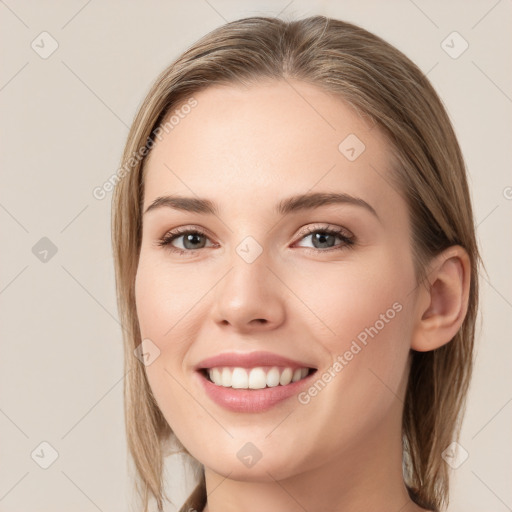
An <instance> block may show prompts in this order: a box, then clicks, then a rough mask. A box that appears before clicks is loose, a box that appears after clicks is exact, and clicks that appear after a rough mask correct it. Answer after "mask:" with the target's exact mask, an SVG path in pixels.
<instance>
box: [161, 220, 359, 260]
mask: <svg viewBox="0 0 512 512" xmlns="http://www.w3.org/2000/svg"><path fill="white" fill-rule="evenodd" d="M313 233H323V234H329V235H335V236H337V237H339V238H340V239H341V240H342V244H341V245H339V246H336V247H330V248H328V249H317V248H315V247H304V248H303V249H306V250H307V251H312V252H314V253H323V252H331V251H341V250H344V249H348V248H350V247H351V246H352V245H354V243H355V237H354V236H347V235H346V234H345V230H343V229H340V228H330V227H329V226H320V227H318V226H315V227H308V228H307V229H306V232H305V233H303V234H302V235H301V238H300V239H299V241H301V240H302V239H304V238H306V237H307V236H309V235H312V234H313ZM189 234H190V235H201V236H205V237H207V238H208V235H207V234H206V233H205V232H203V231H201V230H200V229H191V228H177V229H175V230H173V231H169V232H168V233H166V234H165V235H164V236H163V237H162V238H161V239H160V240H158V241H157V245H158V246H160V247H164V248H166V249H167V250H169V251H171V252H174V253H177V254H179V255H184V254H185V253H188V254H193V253H195V252H197V251H200V250H201V249H207V247H200V248H199V249H179V248H177V247H173V246H172V245H171V242H173V241H174V240H176V239H177V238H180V237H181V236H183V235H189Z"/></svg>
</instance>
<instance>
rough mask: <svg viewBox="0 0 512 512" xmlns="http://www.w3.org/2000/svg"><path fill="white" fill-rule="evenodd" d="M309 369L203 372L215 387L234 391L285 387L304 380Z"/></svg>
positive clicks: (277, 368)
mask: <svg viewBox="0 0 512 512" xmlns="http://www.w3.org/2000/svg"><path fill="white" fill-rule="evenodd" d="M310 370H311V371H312V369H310V368H296V369H293V368H289V367H285V368H279V367H277V366H273V367H264V366H258V367H255V368H241V367H215V368H208V369H206V370H205V374H206V376H207V378H208V379H209V380H210V382H213V383H214V384H215V385H217V386H222V387H225V388H234V389H264V388H267V387H268V388H273V387H276V386H287V385H288V384H290V383H291V382H297V381H299V380H302V379H304V378H305V377H307V376H308V375H309V373H310Z"/></svg>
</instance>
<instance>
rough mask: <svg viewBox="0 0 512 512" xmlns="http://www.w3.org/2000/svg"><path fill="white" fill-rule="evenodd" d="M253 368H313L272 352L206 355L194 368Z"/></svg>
mask: <svg viewBox="0 0 512 512" xmlns="http://www.w3.org/2000/svg"><path fill="white" fill-rule="evenodd" d="M225 366H232V367H235V366H236V367H240V368H255V367H257V366H284V367H289V368H294V369H295V368H314V367H313V366H311V365H310V364H308V363H304V362H300V361H295V360H293V359H290V358H288V357H284V356H280V355H278V354H273V353H272V352H248V353H242V352H225V353H223V354H218V355H216V356H213V357H208V358H206V359H203V360H202V361H201V362H199V363H198V364H197V365H196V367H195V369H196V370H202V369H205V368H218V367H225Z"/></svg>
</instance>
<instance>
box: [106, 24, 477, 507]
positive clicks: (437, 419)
mask: <svg viewBox="0 0 512 512" xmlns="http://www.w3.org/2000/svg"><path fill="white" fill-rule="evenodd" d="M123 169H128V170H127V172H125V173H124V175H123V176H122V177H121V176H120V177H119V182H118V184H117V186H116V190H115V193H114V197H113V225H112V229H113V248H114V257H115V266H116V282H117V293H118V305H119V310H120V313H121V316H122V319H123V325H124V326H125V328H126V329H125V364H126V370H127V371H128V372H129V373H128V376H127V379H126V385H125V407H126V427H127V437H128V443H129V449H130V453H131V455H132V457H133V461H134V463H135V467H136V471H137V478H138V485H139V487H138V489H139V492H140V494H141V496H142V499H143V502H144V509H145V510H147V506H148V503H149V500H150V499H151V498H154V499H155V500H156V502H157V505H158V509H159V510H162V507H163V500H164V499H166V497H165V492H164V481H163V459H164V455H165V451H164V449H165V444H166V443H168V442H171V441H174V442H176V443H177V444H178V446H179V447H180V449H181V450H182V451H183V452H184V453H186V454H188V455H190V456H191V458H192V460H193V461H196V467H197V469H198V482H197V487H196V489H195V491H194V492H193V493H192V495H191V496H190V497H189V498H188V500H187V501H186V503H185V504H184V505H183V507H182V509H181V510H182V511H186V510H187V511H188V510H191V509H195V510H205V511H208V512H218V511H221V510H222V511H227V510H244V511H252V510H269V511H280V512H283V511H285V512H288V511H289V512H291V511H299V510H310V511H313V510H314V511H338V510H340V511H341V510H343V511H344V512H347V511H362V510H381V511H384V510H389V511H398V510H400V511H401V512H405V511H420V510H429V511H438V510H441V509H443V508H444V507H446V505H447V504H448V491H449V485H448V484H449V475H448V469H449V466H448V465H447V462H446V451H447V450H452V448H453V446H454V445H453V442H454V441H455V440H456V439H457V436H458V432H459V429H460V420H461V417H462V413H463V409H464V403H465V397H466V392H467V388H468V384H469V379H470V376H471V370H472V358H473V338H474V324H475V316H476V311H477V301H478V288H477V269H478V262H479V255H478V249H477V244H476V241H475V232H474V224H473V216H472V209H471V203H470V199H469V192H468V185H467V181H466V171H465V166H464V161H463V158H462V155H461V152H460V149H459V145H458V143H457V140H456V137H455V135H454V132H453V129H452V126H451V124H450V121H449V119H448V116H447V114H446V112H445V110H444V108H443V106H442V103H441V101H440V100H439V98H438V96H437V94H436V93H435V91H434V90H433V88H432V86H431V85H430V83H429V82H428V80H427V79H426V77H425V76H424V75H423V74H422V73H421V71H420V70H419V69H418V68H417V67H416V66H415V65H414V64H413V63H412V62H411V61H410V60H409V59H408V58H407V57H405V56H404V55H403V54H402V53H401V52H399V51H398V50H397V49H395V48H394V47H392V46H391V45H389V44H388V43H386V42H384V41H383V40H382V39H380V38H378V37H377V36H375V35H373V34H371V33H369V32H367V31H365V30H363V29H362V28H360V27H357V26H355V25H352V24H349V23H345V22H342V21H339V20H334V19H328V18H325V17H323V16H315V17H311V18H307V19H304V20H299V21H292V22H285V21H282V20H279V19H274V18H263V17H252V18H246V19H241V20H238V21H235V22H232V23H228V24H226V25H224V26H222V27H220V28H218V29H216V30H214V31H213V32H211V33H210V34H208V35H206V36H205V37H204V38H202V39H201V40H200V41H199V42H197V43H196V44H194V45H193V46H192V47H191V48H190V49H188V50H187V51H186V52H185V53H184V54H183V55H182V56H180V57H179V58H178V59H177V60H176V61H175V62H174V63H173V64H172V65H171V66H169V68H167V69H166V70H165V71H164V72H163V73H162V74H161V75H160V77H159V78H158V79H157V81H156V82H155V84H154V86H153V87H152V89H151V90H150V92H149V93H148V95H147V97H146V99H145V101H144V102H143V104H142V106H141V107H140V109H139V112H138V114H137V116H136V118H135V120H134V122H133V125H132V128H131V130H130V134H129V136H128V141H127V144H126V147H125V151H124V156H123ZM452 451H453V450H452Z"/></svg>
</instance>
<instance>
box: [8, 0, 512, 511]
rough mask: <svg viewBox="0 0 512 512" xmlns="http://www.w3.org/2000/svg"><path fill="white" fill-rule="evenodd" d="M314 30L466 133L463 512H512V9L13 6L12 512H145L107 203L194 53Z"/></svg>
mask: <svg viewBox="0 0 512 512" xmlns="http://www.w3.org/2000/svg"><path fill="white" fill-rule="evenodd" d="M313 14H324V15H327V16H332V17H336V18H339V19H343V20H346V21H351V22H354V23H356V24H360V25H361V26H362V27H364V28H366V29H368V30H370V31H373V32H374V33H376V34H378V35H380V36H382V37H383V38H384V39H386V40H387V41H389V42H390V43H392V44H394V45H395V46H397V47H398V48H399V49H400V50H402V51H403V52H404V53H405V54H406V55H408V56H409V57H410V58H411V59H412V60H413V61H414V62H416V63H417V64H418V65H419V67H420V68H421V69H422V70H424V72H426V73H428V77H429V79H430V80H431V81H432V83H433V85H434V87H435V88H436V89H437V91H438V92H439V94H440V96H441V97H442V99H443V101H444V103H445V105H446V108H447V109H448V112H449V114H450V116H451V119H452V120H453V123H454V126H455V129H456V132H457V134H458V136H459V140H460V144H461V146H462V150H463V152H464V155H465V158H466V161H467V165H468V170H469V175H470V176H469V177H470V185H471V189H472V196H473V200H474V210H475V217H476V222H477V224H478V238H479V241H480V244H481V249H482V254H483V257H484V260H485V263H486V267H487V272H488V273H487V275H485V274H484V275H483V276H482V278H481V284H482V287H481V289H482V306H481V319H482V321H481V327H480V328H479V334H478V355H477V364H476V369H475V374H474V379H473V383H472V388H471V393H470V397H469V405H468V411H467V415H466V420H465V423H464V428H463V433H462V439H461V445H462V446H463V448H464V450H465V451H467V454H468V458H467V459H466V460H465V461H464V462H463V463H462V464H461V465H460V466H459V467H458V469H456V470H455V471H454V473H453V475H454V476H453V490H452V502H451V507H450V509H449V510H450V511H451V512H475V511H486V512H489V511H496V512H502V511H503V512H505V511H507V510H512V488H511V486H510V481H511V477H512V474H511V473H512V471H511V469H512V443H511V435H510V433H511V431H512V429H511V426H512V403H511V401H512V386H511V382H512V378H511V373H512V372H511V371H510V370H511V360H512V349H511V338H510V333H511V328H512V323H511V318H512V286H511V281H512V277H511V276H512V273H511V266H510V262H511V255H512V251H511V241H510V240H511V237H510V234H511V233H512V229H511V224H512V222H511V219H512V215H511V213H512V176H511V173H510V165H511V160H512V159H511V140H512V137H511V135H512V134H511V131H512V130H511V124H512V123H511V121H512V116H511V113H512V99H511V98H512V73H511V66H510V63H511V50H512V45H511V44H510V42H511V41H510V30H511V14H512V2H511V1H510V0H501V1H496V0H485V1H484V0H480V1H471V2H463V1H449V2H444V1H430V2H428V1H425V0H414V1H413V0H395V1H387V2H382V1H380V2H379V1H377V0H374V1H369V0H366V1H359V2H357V1H339V2H335V1H323V2H321V1H318V2H314V1H303V0H292V1H290V0H282V1H281V0H279V1H273V2H272V1H250V2H249V1H247V2H236V1H235V0H231V1H229V0H210V1H206V0H191V1H188V2H185V1H181V2H176V1H165V2H164V1H149V2H142V1H139V2H135V1H120V0H117V1H114V0H89V1H86V0H73V1H68V2H57V1H53V2H50V1H41V2H35V1H33V2H29V1H28V0H25V1H21V0H18V1H16V0H5V1H0V16H1V30H0V37H1V43H2V46H1V48H2V50H1V51H2V67H1V70H0V108H1V136H2V152H1V170H2V172H1V189H0V190H1V192H0V223H1V228H2V240H3V243H2V265H1V267H0V306H1V321H2V330H1V333H2V345H1V357H0V511H9V512H21V511H24V512H25V511H29V510H30V511H32V512H37V511H50V510H51V511H53V512H60V511H68V510H73V511H74V512H79V511H97V510H100V511H120V510H123V511H126V510H133V511H135V510H136V509H135V507H134V505H133V501H132V494H133V486H132V484H131V482H130V480H129V477H128V466H127V455H126V448H125V433H124V423H123V421H124V420H123V404H122V389H123V377H124V375H123V365H122V344H121V329H120V326H119V323H118V320H117V311H116V302H115V300H116V299H115V293H114V273H113V261H112V256H111V248H110V194H107V197H106V198H105V199H103V200H97V199H95V198H94V197H93V194H92V191H93V189H94V188H95V187H97V186H101V185H102V184H103V183H104V182H105V181H106V180H107V179H108V178H109V177H110V176H111V175H112V174H113V173H114V172H115V171H116V169H117V167H118V165H119V159H120V155H121V151H122V148H123V144H124V141H125V138H126V135H127V133H128V128H129V125H130V123H131V121H132V119H133V116H134V114H135V112H136V109H137V107H138V106H139V105H140V103H141V101H142V99H143V97H144V96H145V94H146V92H147V90H148V88H149V86H150V84H151V83H152V82H153V80H154V79H155V78H156V76H157V75H158V74H159V73H160V71H162V70H163V69H164V68H165V67H166V66H167V65H168V64H169V63H170V62H171V61H172V60H173V59H174V58H175V57H176V56H177V55H179V53H181V52H182V51H183V50H185V49H186V48H187V46H189V45H190V44H192V43H193V42H194V41H196V40H197V39H198V38H199V37H201V36H202V35H204V34H206V33H207V32H209V31H210V30H212V29H213V28H215V27H217V26H219V25H220V24H223V23H224V22H225V21H231V20H234V19H237V18H241V17H246V16H250V15H273V16H281V17H286V18H287V19H289V18H290V17H295V18H298V17H300V18H302V17H305V16H309V15H313ZM454 31H455V32H457V34H453V32H454ZM43 32H47V34H41V33H43ZM443 41H444V42H443ZM466 44H467V45H468V47H467V49H465V51H463V52H462V53H460V52H461V51H462V50H464V48H465V46H466ZM56 45H58V47H56ZM54 47H56V49H55V50H54ZM52 50H54V52H53V53H51V51H52ZM49 53H51V54H49ZM459 53H460V55H458V54H459ZM455 57H456V58H455ZM41 239H43V240H41ZM41 443H48V444H41ZM54 459H55V460H54ZM177 462H179V461H177ZM41 466H48V467H47V469H44V468H43V467H41ZM383 469H384V468H383ZM168 474H169V478H170V479H172V482H170V484H169V489H170V490H171V491H170V492H171V493H172V496H173V498H174V499H175V503H176V505H180V504H181V502H182V500H183V499H184V497H185V495H186V493H187V492H188V490H190V485H191V481H190V479H189V480H187V481H185V482H184V481H183V470H182V468H181V466H180V465H179V464H177V463H176V464H174V463H173V461H172V460H171V461H169V466H168ZM175 509H176V508H175V507H174V506H172V505H168V506H167V508H166V510H169V511H174V510H175ZM310 512H314V511H310Z"/></svg>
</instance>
